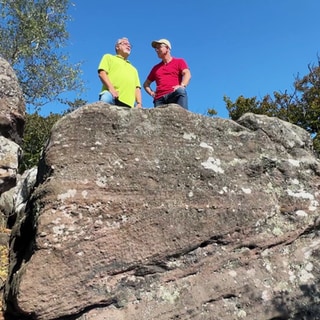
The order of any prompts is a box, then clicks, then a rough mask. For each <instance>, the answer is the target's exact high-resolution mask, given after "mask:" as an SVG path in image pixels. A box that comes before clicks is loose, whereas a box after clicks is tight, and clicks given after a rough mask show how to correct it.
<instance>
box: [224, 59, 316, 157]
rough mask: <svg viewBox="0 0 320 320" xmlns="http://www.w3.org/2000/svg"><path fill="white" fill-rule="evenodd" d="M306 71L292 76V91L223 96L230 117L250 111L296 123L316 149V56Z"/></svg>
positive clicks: (234, 117)
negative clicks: (231, 98) (235, 97)
mask: <svg viewBox="0 0 320 320" xmlns="http://www.w3.org/2000/svg"><path fill="white" fill-rule="evenodd" d="M308 70H309V73H308V74H307V75H305V76H303V77H302V78H300V77H298V76H297V77H296V78H295V81H294V83H293V86H294V91H293V93H291V94H289V93H288V92H287V91H286V92H284V93H281V92H276V91H275V92H274V93H273V97H271V96H270V95H266V96H264V97H263V98H262V99H261V100H258V99H257V97H252V98H245V97H244V96H239V97H238V98H237V99H236V101H235V102H232V101H231V100H230V98H229V97H227V96H224V98H223V99H224V102H225V103H226V108H227V110H228V111H229V116H230V118H231V119H232V120H237V119H239V118H240V117H241V116H242V115H243V114H245V113H247V112H252V113H256V114H264V115H267V116H270V117H277V118H279V119H282V120H284V121H288V122H290V123H293V124H296V125H298V126H300V127H302V128H303V129H305V130H306V131H308V132H309V133H310V135H311V137H312V139H313V145H314V149H315V151H317V153H318V154H319V153H320V122H319V121H320V60H319V57H318V64H317V65H308Z"/></svg>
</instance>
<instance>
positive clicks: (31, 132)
mask: <svg viewBox="0 0 320 320" xmlns="http://www.w3.org/2000/svg"><path fill="white" fill-rule="evenodd" d="M61 117H62V115H60V114H54V113H51V114H50V115H49V116H48V117H42V116H40V115H39V114H38V113H36V112H35V113H33V114H27V115H26V125H25V131H24V137H23V142H22V150H23V155H22V159H21V161H20V164H19V172H20V173H22V172H24V171H25V170H26V169H29V168H32V167H33V166H36V165H37V164H38V161H39V158H40V155H41V152H42V149H43V147H44V145H45V142H46V141H47V139H48V138H49V136H50V131H51V129H52V126H53V125H54V124H55V123H56V122H57V121H58V120H59V119H60V118H61Z"/></svg>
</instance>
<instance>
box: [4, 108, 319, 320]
mask: <svg viewBox="0 0 320 320" xmlns="http://www.w3.org/2000/svg"><path fill="white" fill-rule="evenodd" d="M239 123H241V124H242V125H240V124H238V123H236V122H233V121H231V120H223V119H219V118H215V119H212V118H208V117H204V116H201V115H197V114H193V113H191V112H188V111H186V110H184V109H182V108H180V107H178V106H177V105H169V106H168V107H166V108H156V109H145V110H141V109H132V110H127V109H123V108H121V107H114V106H108V105H106V104H103V103H96V104H92V105H87V106H84V107H82V108H81V109H78V110H76V111H74V112H73V113H71V114H69V115H67V116H65V117H63V118H62V119H61V120H60V121H59V122H58V123H56V125H55V126H54V128H53V130H52V134H51V138H50V140H49V143H48V145H47V146H46V148H45V151H44V154H43V159H42V162H41V165H40V167H39V168H38V177H37V181H38V182H37V187H36V188H35V191H34V193H33V195H32V198H31V199H30V201H29V204H28V206H27V209H26V213H25V215H23V216H21V217H20V218H19V221H18V223H16V224H15V226H14V228H13V232H12V238H11V254H10V258H11V264H10V275H9V277H8V281H7V283H6V289H5V303H6V306H5V309H6V316H7V319H20V320H23V319H38V320H53V319H83V320H84V319H86V320H102V319H112V320H118V319H119V320H120V319H126V320H141V319H145V320H150V319H157V320H159V319H160V320H161V319H199V320H200V319H201V320H206V319H208V320H209V319H210V320H215V319H217V320H218V319H219V320H221V319H227V320H233V319H247V320H251V319H252V320H253V319H308V320H311V319H317V317H318V314H319V311H320V310H319V305H318V300H319V297H320V295H319V276H320V275H319V270H320V263H319V252H320V251H319V245H320V238H319V237H318V233H317V232H318V220H319V218H318V216H319V186H320V181H319V174H320V166H319V161H318V159H316V157H315V156H314V154H313V151H312V148H311V145H312V144H311V141H310V138H309V136H308V134H307V132H305V131H304V130H302V129H300V128H298V127H296V126H294V125H290V124H288V123H285V122H282V121H280V120H278V119H275V118H268V117H265V116H256V115H251V114H248V115H245V116H244V117H243V118H242V119H240V121H239ZM245 125H246V126H247V127H245ZM68 316H70V318H68ZM303 317H304V318H303Z"/></svg>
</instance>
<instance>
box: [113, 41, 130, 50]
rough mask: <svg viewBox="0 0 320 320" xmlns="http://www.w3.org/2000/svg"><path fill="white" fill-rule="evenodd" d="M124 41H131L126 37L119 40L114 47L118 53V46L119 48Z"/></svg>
mask: <svg viewBox="0 0 320 320" xmlns="http://www.w3.org/2000/svg"><path fill="white" fill-rule="evenodd" d="M123 40H125V41H128V42H129V39H128V38H126V37H123V38H120V39H118V40H117V41H116V44H115V45H114V48H115V50H116V52H117V46H118V44H119V43H121V42H122V41H123Z"/></svg>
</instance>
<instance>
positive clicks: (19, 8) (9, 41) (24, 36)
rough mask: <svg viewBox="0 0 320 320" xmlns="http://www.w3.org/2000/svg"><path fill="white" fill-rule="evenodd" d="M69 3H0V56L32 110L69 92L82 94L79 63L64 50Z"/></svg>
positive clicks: (40, 0)
mask: <svg viewBox="0 0 320 320" xmlns="http://www.w3.org/2000/svg"><path fill="white" fill-rule="evenodd" d="M71 5H72V4H71V3H70V1H69V0H34V1H30V0H0V55H1V56H2V57H3V58H4V59H6V60H7V61H8V62H9V63H10V64H11V66H12V68H13V69H14V70H15V72H16V74H17V77H18V80H19V82H20V85H21V88H22V91H23V93H24V96H25V100H26V103H27V105H33V106H34V107H35V110H39V108H41V106H43V105H44V104H46V103H48V102H51V101H55V100H56V101H58V97H59V96H60V95H61V94H63V93H65V92H70V91H77V92H78V93H81V92H83V91H84V84H83V82H82V80H81V79H80V75H81V70H80V66H81V63H77V64H73V65H71V64H69V62H68V61H69V56H68V55H67V54H66V53H64V50H63V48H64V47H65V46H66V44H67V40H68V39H69V34H68V32H67V31H66V23H67V22H68V21H70V20H71V18H70V16H69V15H68V13H67V12H68V9H69V7H70V6H71Z"/></svg>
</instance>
